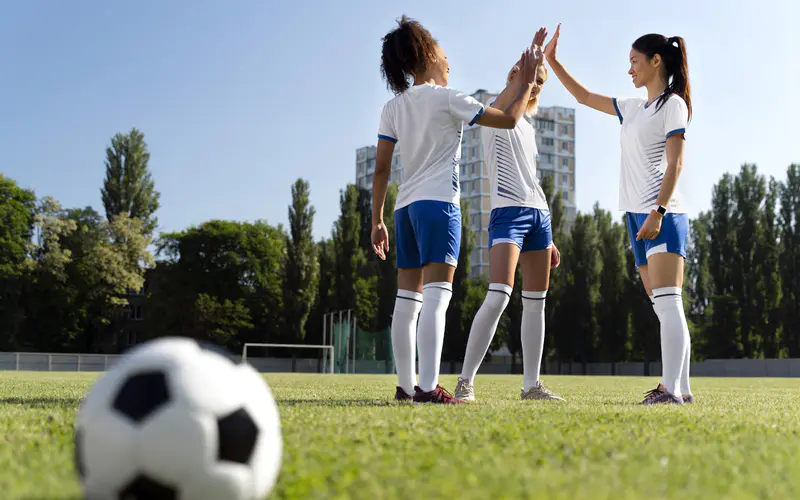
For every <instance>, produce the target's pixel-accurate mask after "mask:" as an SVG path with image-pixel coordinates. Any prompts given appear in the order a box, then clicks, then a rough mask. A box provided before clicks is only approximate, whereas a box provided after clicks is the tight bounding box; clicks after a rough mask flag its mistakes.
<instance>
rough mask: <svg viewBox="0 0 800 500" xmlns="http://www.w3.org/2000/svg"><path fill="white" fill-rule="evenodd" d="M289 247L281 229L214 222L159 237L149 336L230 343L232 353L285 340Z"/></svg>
mask: <svg viewBox="0 0 800 500" xmlns="http://www.w3.org/2000/svg"><path fill="white" fill-rule="evenodd" d="M286 240H287V235H286V233H285V231H284V230H283V228H282V227H281V226H278V227H274V226H270V225H269V224H267V223H266V222H263V221H257V222H254V223H249V222H231V221H218V220H212V221H208V222H205V223H203V224H201V225H200V226H197V227H191V228H189V229H187V230H185V231H181V232H175V233H167V234H162V235H161V237H160V238H159V241H158V243H157V245H156V246H157V249H158V254H159V256H160V260H159V262H158V266H157V268H156V272H154V273H152V276H151V279H152V284H151V287H150V288H151V290H152V292H151V294H150V296H149V297H148V300H147V306H148V310H150V314H149V316H148V317H147V318H146V321H147V322H148V330H149V331H150V332H151V335H152V336H154V337H159V336H164V335H180V336H187V337H193V338H199V339H203V340H207V341H211V342H215V341H225V342H226V343H225V344H224V345H225V346H226V347H228V348H229V349H231V350H238V349H240V348H241V346H242V343H244V342H273V343H275V342H283V341H284V340H287V337H286V335H287V332H285V330H284V329H282V328H281V324H282V322H281V320H282V318H283V289H284V276H283V270H284V255H285V253H286V246H285V245H286ZM202 296H205V297H202ZM201 297H202V298H201ZM245 310H246V311H245ZM221 332H224V335H222V334H221ZM292 335H296V332H293V333H292ZM289 338H292V337H289ZM275 354H276V355H280V356H285V355H287V354H288V353H287V352H282V351H276V353H275Z"/></svg>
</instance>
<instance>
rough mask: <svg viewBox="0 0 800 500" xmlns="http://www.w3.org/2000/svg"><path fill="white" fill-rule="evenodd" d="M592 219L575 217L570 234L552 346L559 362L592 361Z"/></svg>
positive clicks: (597, 264)
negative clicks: (566, 277)
mask: <svg viewBox="0 0 800 500" xmlns="http://www.w3.org/2000/svg"><path fill="white" fill-rule="evenodd" d="M598 244H599V242H598V233H597V224H596V223H595V220H594V217H592V216H591V215H586V214H578V215H577V216H576V218H575V223H574V225H573V227H572V231H571V232H570V238H569V243H568V246H567V249H566V251H564V252H562V254H564V255H565V259H564V267H565V271H566V274H568V275H569V278H568V279H567V280H566V283H564V294H563V299H562V300H561V301H560V302H559V310H558V311H557V312H556V318H557V321H556V323H557V324H556V327H557V331H558V332H559V333H558V334H557V335H556V339H555V340H556V345H557V347H558V351H559V356H560V357H561V359H562V360H569V361H578V362H584V363H585V362H589V361H595V358H596V352H595V349H596V346H597V333H598V328H597V306H596V305H597V301H598V297H599V293H600V290H599V283H600V270H601V265H602V264H601V261H600V253H599V252H598V250H597V247H598Z"/></svg>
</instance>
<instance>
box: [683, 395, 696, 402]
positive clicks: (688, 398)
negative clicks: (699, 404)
mask: <svg viewBox="0 0 800 500" xmlns="http://www.w3.org/2000/svg"><path fill="white" fill-rule="evenodd" d="M683 402H684V403H686V404H692V403H694V396H692V395H691V394H684V395H683Z"/></svg>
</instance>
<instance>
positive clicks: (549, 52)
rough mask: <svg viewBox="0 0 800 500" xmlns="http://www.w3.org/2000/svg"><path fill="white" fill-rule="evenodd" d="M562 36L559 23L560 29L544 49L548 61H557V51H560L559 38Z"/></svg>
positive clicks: (559, 27) (559, 28)
mask: <svg viewBox="0 0 800 500" xmlns="http://www.w3.org/2000/svg"><path fill="white" fill-rule="evenodd" d="M560 34H561V23H558V27H557V28H556V32H555V34H553V38H551V39H550V42H549V43H548V44H547V46H546V47H545V48H544V56H545V57H546V58H547V60H548V61H555V59H556V50H558V36H559V35H560Z"/></svg>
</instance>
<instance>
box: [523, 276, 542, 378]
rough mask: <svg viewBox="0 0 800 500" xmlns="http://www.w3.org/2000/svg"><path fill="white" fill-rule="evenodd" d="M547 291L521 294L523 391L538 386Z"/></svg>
mask: <svg viewBox="0 0 800 500" xmlns="http://www.w3.org/2000/svg"><path fill="white" fill-rule="evenodd" d="M546 297H547V291H546V290H545V291H544V292H522V328H521V330H522V367H523V368H522V370H523V372H522V373H523V389H524V390H525V391H529V390H530V389H531V388H532V387H536V386H538V385H539V371H540V370H541V367H542V352H543V351H544V305H545V298H546Z"/></svg>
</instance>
